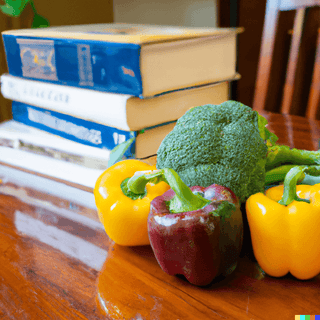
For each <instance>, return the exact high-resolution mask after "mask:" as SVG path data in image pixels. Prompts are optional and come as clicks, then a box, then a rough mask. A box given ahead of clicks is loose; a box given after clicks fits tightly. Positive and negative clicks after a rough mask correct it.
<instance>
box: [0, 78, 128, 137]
mask: <svg viewBox="0 0 320 320" xmlns="http://www.w3.org/2000/svg"><path fill="white" fill-rule="evenodd" d="M1 93H2V95H3V96H4V97H5V98H7V99H10V100H15V101H19V102H22V103H26V104H30V105H33V106H36V107H39V108H44V109H47V110H52V111H56V112H61V113H65V114H68V115H70V116H74V117H76V118H81V119H86V120H88V121H92V122H98V123H101V124H102V125H106V126H111V127H116V128H119V129H122V130H125V131H130V128H129V126H128V123H127V113H126V106H127V100H128V99H129V98H130V97H132V96H130V95H124V94H115V93H109V92H100V91H96V90H88V89H81V88H77V87H68V86H64V85H57V84H53V83H48V82H42V81H35V80H28V79H24V78H20V77H14V76H11V75H8V74H3V75H1ZM93 102H94V103H93Z"/></svg>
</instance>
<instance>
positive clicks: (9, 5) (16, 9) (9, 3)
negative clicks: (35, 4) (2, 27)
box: [0, 0, 30, 17]
mask: <svg viewBox="0 0 320 320" xmlns="http://www.w3.org/2000/svg"><path fill="white" fill-rule="evenodd" d="M5 2H6V4H5V5H2V6H0V9H1V11H2V12H3V13H4V14H6V15H8V16H11V17H19V16H20V14H21V13H22V11H23V9H24V8H25V6H26V5H27V3H28V2H30V0H6V1H5Z"/></svg>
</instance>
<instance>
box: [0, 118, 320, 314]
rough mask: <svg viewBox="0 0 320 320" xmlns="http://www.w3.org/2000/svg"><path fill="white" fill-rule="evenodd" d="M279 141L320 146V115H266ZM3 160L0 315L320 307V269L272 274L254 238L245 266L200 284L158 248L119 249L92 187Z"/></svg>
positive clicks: (315, 310)
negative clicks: (162, 262)
mask: <svg viewBox="0 0 320 320" xmlns="http://www.w3.org/2000/svg"><path fill="white" fill-rule="evenodd" d="M265 115H266V117H267V119H268V120H269V129H270V130H271V131H273V132H275V133H276V134H277V135H278V137H279V143H283V144H287V145H289V146H290V147H297V148H304V149H309V150H316V149H318V145H319V139H320V122H317V121H311V120H307V119H305V118H301V117H298V116H289V115H286V116H284V115H277V114H265ZM34 178H35V180H33V176H32V175H30V174H29V173H25V172H24V173H23V172H21V173H19V171H17V170H14V169H13V168H9V167H5V166H0V179H1V183H0V234H1V236H0V319H6V320H7V319H14V320H16V319H17V320H20V319H31V320H33V319H169V320H171V319H180V320H182V319H255V320H257V319H265V320H269V319H276V320H277V319H281V320H282V319H285V320H286V319H288V320H289V319H290V320H291V319H294V315H298V314H320V303H319V297H320V276H317V277H315V278H313V279H311V280H308V281H299V280H296V279H294V278H293V277H291V276H286V277H283V278H279V279H278V278H272V277H269V276H267V275H265V274H264V272H263V271H262V270H261V269H260V268H259V266H258V265H257V263H256V261H255V260H254V257H253V255H252V251H251V247H250V241H249V240H250V237H249V234H248V230H247V233H246V235H245V239H246V240H245V246H244V248H243V251H242V254H241V258H240V260H239V263H238V266H237V268H236V270H235V271H234V272H233V273H232V274H231V275H230V276H228V277H227V278H224V279H223V278H221V279H218V280H219V281H215V282H214V283H212V284H211V285H210V286H207V287H204V288H199V287H196V286H193V285H190V284H189V283H187V282H186V281H185V280H183V279H182V278H179V277H174V276H168V275H167V274H165V273H164V272H162V270H161V269H160V267H159V266H158V264H157V262H156V260H155V258H154V256H153V254H152V251H151V248H150V247H148V246H145V247H136V248H130V247H120V246H117V245H115V244H114V243H113V242H112V241H110V240H109V239H108V237H107V235H106V234H105V232H104V229H103V228H102V226H101V224H100V223H99V221H98V219H97V215H96V210H95V206H94V199H93V195H92V193H91V192H87V191H84V190H78V189H76V188H73V187H71V186H65V185H63V184H62V183H60V182H54V183H53V185H52V186H50V188H51V189H50V188H48V181H47V180H46V179H44V178H43V177H34Z"/></svg>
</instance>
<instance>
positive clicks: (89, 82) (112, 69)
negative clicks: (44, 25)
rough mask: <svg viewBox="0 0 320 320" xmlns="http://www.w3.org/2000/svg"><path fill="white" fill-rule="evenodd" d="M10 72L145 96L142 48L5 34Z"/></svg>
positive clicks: (119, 44) (99, 42)
mask: <svg viewBox="0 0 320 320" xmlns="http://www.w3.org/2000/svg"><path fill="white" fill-rule="evenodd" d="M3 43H4V47H5V52H6V59H7V64H8V70H9V73H10V74H12V75H14V76H19V77H24V78H29V79H38V80H42V81H49V82H53V83H57V84H64V85H68V86H75V87H83V88H90V89H94V90H99V91H107V92H114V93H123V94H130V95H134V96H140V95H141V94H142V79H141V74H140V49H141V48H140V46H139V45H136V44H130V43H111V42H102V41H92V40H91V41H90V40H77V39H74V40H70V39H45V38H32V37H22V36H14V35H6V34H3Z"/></svg>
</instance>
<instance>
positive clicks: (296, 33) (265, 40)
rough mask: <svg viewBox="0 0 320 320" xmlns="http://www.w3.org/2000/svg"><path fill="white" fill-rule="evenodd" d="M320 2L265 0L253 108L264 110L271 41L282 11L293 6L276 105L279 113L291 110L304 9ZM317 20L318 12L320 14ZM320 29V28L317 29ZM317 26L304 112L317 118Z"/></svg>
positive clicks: (319, 51)
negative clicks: (283, 69)
mask: <svg viewBox="0 0 320 320" xmlns="http://www.w3.org/2000/svg"><path fill="white" fill-rule="evenodd" d="M315 6H320V0H267V6H266V13H265V21H264V26H263V34H262V41H261V48H260V57H259V64H258V73H257V79H256V84H255V92H254V99H253V109H254V110H257V111H258V112H261V111H264V110H267V107H266V100H267V93H268V87H269V85H270V81H271V79H270V73H271V66H272V61H273V59H275V57H274V56H273V54H274V45H275V38H276V33H277V27H278V22H279V16H280V12H281V11H289V10H295V18H294V26H293V33H292V39H291V45H290V51H289V58H288V64H287V69H286V70H287V71H286V75H285V83H284V88H283V95H282V102H281V106H279V110H277V111H279V112H280V113H283V114H292V109H291V107H292V99H293V94H294V90H295V76H296V71H297V63H298V57H299V49H300V45H301V39H302V35H303V26H304V22H305V18H306V10H307V9H308V8H311V7H315ZM319 21H320V16H319ZM319 30H320V29H319ZM319 30H318V41H317V48H316V54H315V57H312V59H313V58H314V65H313V76H312V82H311V86H310V92H309V98H308V105H307V107H306V108H305V114H304V116H306V117H308V118H311V119H316V118H317V116H320V111H319V114H318V109H319V108H320V106H319V102H320V98H319V97H320V31H319Z"/></svg>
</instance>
